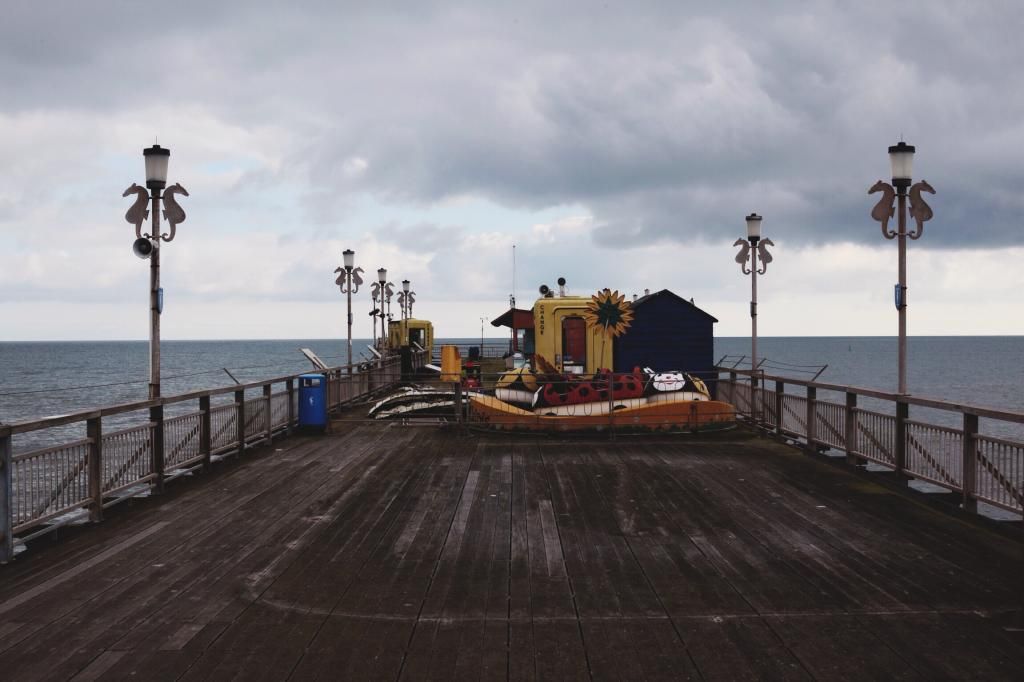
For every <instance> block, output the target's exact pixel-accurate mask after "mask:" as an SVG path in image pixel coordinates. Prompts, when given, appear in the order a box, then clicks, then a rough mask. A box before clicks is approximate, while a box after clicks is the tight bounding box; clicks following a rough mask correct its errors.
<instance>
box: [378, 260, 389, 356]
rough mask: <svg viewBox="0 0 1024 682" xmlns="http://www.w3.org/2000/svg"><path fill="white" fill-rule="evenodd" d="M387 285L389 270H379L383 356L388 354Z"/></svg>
mask: <svg viewBox="0 0 1024 682" xmlns="http://www.w3.org/2000/svg"><path fill="white" fill-rule="evenodd" d="M387 284H388V269H387V268H377V293H378V295H379V296H380V310H379V312H378V316H379V317H380V350H381V354H383V353H384V352H386V348H387V344H386V337H387V327H386V326H385V325H386V315H385V314H384V299H385V298H386V297H387Z"/></svg>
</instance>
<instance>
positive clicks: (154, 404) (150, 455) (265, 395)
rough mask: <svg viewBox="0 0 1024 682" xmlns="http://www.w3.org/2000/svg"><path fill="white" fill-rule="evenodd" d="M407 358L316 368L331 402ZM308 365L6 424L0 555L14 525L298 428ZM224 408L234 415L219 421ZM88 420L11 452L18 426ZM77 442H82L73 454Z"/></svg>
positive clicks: (392, 372)
mask: <svg viewBox="0 0 1024 682" xmlns="http://www.w3.org/2000/svg"><path fill="white" fill-rule="evenodd" d="M425 355H426V353H425V351H422V352H420V351H417V352H414V353H413V355H412V358H411V359H412V364H411V367H412V369H417V368H419V367H422V366H423V364H424V362H425ZM401 367H402V359H401V358H400V357H399V356H396V355H391V356H386V357H384V358H381V359H380V360H375V361H374V362H372V363H369V364H367V363H359V364H358V365H351V366H349V365H342V366H336V367H330V368H328V369H326V370H321V371H320V372H318V373H322V374H325V375H326V376H327V408H328V409H329V410H331V409H334V408H336V407H338V406H339V405H343V404H345V403H347V402H350V401H352V400H356V399H359V398H362V397H364V396H367V395H371V394H373V393H374V392H376V391H378V390H380V389H383V388H387V387H389V386H392V385H394V384H395V383H396V382H398V381H401V379H402V373H401ZM407 367H408V366H407ZM357 368H363V371H361V372H360V371H357ZM306 373H307V372H303V373H301V374H288V375H283V376H277V377H271V378H267V379H262V380H260V381H253V382H249V383H246V384H239V385H235V386H223V387H217V388H210V389H205V390H200V391H190V392H188V393H182V394H179V395H174V396H166V397H161V398H153V399H147V400H138V401H135V402H130V403H123V404H119V405H107V406H103V407H99V408H90V409H87V410H80V411H78V412H73V413H70V414H63V415H57V416H52V417H44V418H42V419H32V420H26V421H20V422H15V423H12V424H0V563H3V562H6V561H9V560H11V559H12V558H13V556H14V533H15V531H17V532H19V533H23V532H26V531H31V533H30V535H28V536H26V537H35V536H37V535H40V534H42V533H45V532H48V531H49V530H52V529H53V528H55V527H58V525H59V524H60V523H62V522H65V521H66V519H60V518H58V517H62V516H63V515H64V514H65V513H66V512H69V511H77V510H88V512H89V518H90V520H92V521H100V520H102V515H103V510H104V509H105V508H107V507H109V506H110V505H111V504H115V503H116V502H118V501H119V499H125V498H113V499H112V501H111V499H110V498H112V496H113V493H114V492H115V491H120V490H124V489H128V488H131V487H132V486H136V485H140V484H148V485H151V486H152V488H153V490H154V492H160V491H161V490H162V489H163V485H164V482H165V481H167V480H170V479H171V478H173V477H175V476H177V475H178V474H179V473H180V472H181V471H186V470H191V469H198V468H204V469H205V468H206V467H208V466H209V465H210V462H211V460H212V458H213V457H214V456H215V455H222V454H226V453H229V452H232V451H234V452H238V453H240V454H241V453H244V452H245V450H246V448H248V447H250V446H251V445H252V444H254V443H257V442H260V441H265V442H271V441H272V440H273V438H274V437H275V434H276V433H280V432H282V431H284V432H285V433H290V432H291V429H292V427H293V426H294V425H295V424H297V423H298V415H297V414H296V407H295V406H296V398H297V390H296V380H297V379H298V378H299V377H300V376H302V374H306ZM274 384H285V386H286V389H285V390H284V391H281V392H278V393H274V389H273V386H274ZM257 389H262V390H261V394H260V395H253V396H252V397H246V395H245V393H246V391H247V390H251V391H255V390H257ZM218 395H233V396H234V401H233V402H232V403H228V404H225V405H216V406H214V405H211V404H210V398H211V397H212V396H218ZM281 396H284V397H285V398H286V400H287V410H279V411H278V413H277V414H275V412H274V410H273V409H272V406H273V401H274V399H275V398H276V397H281ZM191 400H198V401H199V411H198V412H191V413H189V414H187V415H180V416H174V417H167V418H165V417H164V406H166V405H174V404H179V403H183V402H187V401H191ZM142 410H148V414H147V415H146V417H145V420H144V422H143V423H141V424H137V425H134V426H131V427H128V428H122V429H119V430H117V431H112V432H109V433H104V432H103V419H104V417H110V416H114V415H120V414H125V413H130V412H138V411H142ZM223 412H226V413H227V415H228V416H227V418H225V419H223V420H221V419H220V418H219V417H220V415H221V414H222V413H223ZM215 416H217V417H218V421H217V422H215V421H214V417H215ZM197 418H198V423H197V424H196V426H195V427H194V428H191V429H189V430H188V431H186V432H181V431H174V429H173V428H171V426H172V425H173V424H175V422H176V421H182V420H185V419H193V420H194V419H197ZM81 423H84V424H85V425H86V431H87V437H86V438H84V439H82V438H76V439H75V440H74V441H73V442H70V443H63V444H59V445H52V446H46V447H42V448H39V449H33V450H30V451H28V452H25V453H19V454H18V455H14V454H13V447H12V445H13V437H14V436H15V435H18V434H25V433H31V432H35V431H42V430H44V429H49V428H54V427H60V426H67V425H69V424H81ZM165 427H166V428H165ZM169 431H170V433H169ZM182 439H184V442H183V440H182ZM186 447H188V448H190V449H194V450H191V452H192V455H191V456H190V457H189V458H188V460H187V461H186V462H179V461H177V460H178V455H179V454H180V452H181V451H182V450H183V448H186ZM74 448H77V449H78V450H76V451H75V452H74V454H73V455H72V454H70V451H71V450H72V449H74ZM72 460H73V461H72ZM165 469H167V470H165ZM54 519H57V520H56V521H54Z"/></svg>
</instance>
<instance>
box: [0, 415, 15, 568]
mask: <svg viewBox="0 0 1024 682" xmlns="http://www.w3.org/2000/svg"><path fill="white" fill-rule="evenodd" d="M13 559H14V463H13V461H12V446H11V432H10V430H9V429H8V430H7V431H6V432H5V433H0V564H6V563H7V562H8V561H11V560H13Z"/></svg>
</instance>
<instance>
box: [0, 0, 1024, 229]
mask: <svg viewBox="0 0 1024 682" xmlns="http://www.w3.org/2000/svg"><path fill="white" fill-rule="evenodd" d="M705 4H706V3H639V4H622V5H618V4H616V5H612V6H599V5H596V4H594V3H558V5H557V7H551V6H550V3H529V2H526V3H515V4H509V3H495V6H494V7H491V8H486V7H484V6H483V5H482V4H480V3H467V4H465V5H458V4H444V3H412V4H411V6H412V7H415V13H413V11H412V10H409V9H408V8H405V7H398V6H395V5H390V6H388V7H387V8H383V9H374V10H371V11H367V10H364V9H362V6H361V5H360V4H352V5H349V6H346V5H343V4H338V3H312V4H311V3H302V4H301V6H298V5H296V6H291V5H283V4H278V3H259V2H251V3H244V4H243V3H237V4H230V3H229V4H224V3H214V4H213V5H209V4H206V3H198V2H194V3H193V2H181V3H175V4H174V5H173V6H166V5H164V6H161V8H160V11H159V12H155V11H154V9H153V8H152V7H146V6H145V5H143V4H139V3H106V4H102V3H100V4H97V3H67V4H65V5H64V6H63V7H53V6H52V5H53V4H52V3H50V4H49V5H48V7H49V10H48V11H46V12H43V11H42V9H40V7H39V5H38V4H37V3H31V4H30V3H15V4H14V5H13V7H12V8H11V11H10V13H9V14H8V15H7V16H5V21H4V23H3V27H0V82H2V83H4V85H5V87H4V91H5V98H4V102H3V103H2V104H0V107H3V111H4V112H6V113H8V114H25V115H31V114H32V113H33V112H38V111H45V110H49V109H70V110H90V111H103V110H107V109H109V110H125V109H131V108H132V107H141V106H146V105H148V106H166V107H172V108H173V107H181V106H184V105H192V106H196V107H202V108H203V109H204V110H206V111H209V112H212V114H213V115H215V116H217V117H219V118H220V119H222V120H228V121H231V122H232V123H233V124H236V125H239V126H242V127H246V126H261V125H273V126H275V127H280V128H282V129H287V130H288V131H290V133H291V134H292V135H293V137H294V142H293V143H292V144H291V146H290V148H289V149H288V150H287V151H286V153H285V158H284V159H283V162H282V164H281V166H280V167H279V168H278V169H277V171H276V172H277V173H278V177H279V178H281V179H282V180H284V179H288V180H289V181H292V182H297V183H301V184H303V185H305V186H306V187H307V189H308V193H309V194H308V196H309V197H311V198H316V201H315V202H312V201H311V202H310V205H313V204H314V203H315V204H316V205H317V206H319V208H316V209H315V210H316V211H317V213H316V214H315V215H314V214H312V213H311V215H310V217H311V218H314V219H316V220H318V221H329V220H332V219H334V218H335V216H336V214H335V213H333V212H331V211H327V210H325V209H324V207H325V206H329V205H330V204H329V203H328V202H326V201H322V200H321V199H322V198H324V197H328V196H339V197H344V196H354V195H358V194H360V193H370V194H372V195H374V196H375V197H377V198H378V199H379V200H381V201H383V202H385V203H386V202H387V201H401V202H410V201H411V202H422V203H432V202H436V201H439V200H442V199H445V198H448V197H452V196H459V195H476V196H482V197H486V198H488V199H490V200H493V201H495V202H498V203H501V204H504V205H507V206H513V207H519V208H526V209H542V208H546V207H550V206H555V205H568V204H582V205H584V206H586V207H587V208H588V209H589V210H590V211H592V212H593V215H594V224H595V225H596V226H597V227H596V229H595V232H594V237H595V239H597V240H598V241H599V242H601V243H608V244H612V243H615V244H622V243H623V240H624V239H625V238H628V239H629V240H632V241H633V242H634V243H645V242H656V241H660V240H675V241H680V242H684V243H685V242H690V241H693V240H695V239H703V240H714V239H721V238H722V237H723V236H724V237H726V238H728V237H731V236H732V235H733V234H739V233H740V232H741V231H742V229H743V225H742V216H743V215H745V214H746V213H748V212H750V211H752V210H754V211H757V212H759V213H762V214H764V215H765V216H766V223H765V229H766V231H767V230H768V229H769V226H770V228H771V232H772V233H773V234H774V235H777V236H778V237H780V238H787V239H791V240H793V241H794V242H796V243H824V242H832V241H844V240H852V241H862V242H872V241H877V239H879V236H878V226H877V224H875V223H872V222H871V219H870V218H869V217H868V213H869V211H870V209H871V207H872V206H873V204H874V201H875V199H876V197H875V196H872V197H868V196H867V193H866V192H867V188H868V187H869V186H870V185H871V184H872V183H873V182H874V181H875V180H876V179H879V178H886V176H887V173H888V161H887V158H886V147H887V146H888V145H889V144H892V143H894V142H895V141H896V140H897V139H899V137H900V135H901V134H902V135H903V136H904V137H905V138H906V139H907V141H908V142H910V143H913V144H916V145H918V150H919V153H918V159H917V173H916V175H918V176H919V177H924V178H927V179H928V180H929V182H931V184H932V185H933V186H934V187H935V188H936V189H937V190H938V192H939V193H938V195H936V196H935V197H929V199H931V203H932V206H933V208H934V210H935V219H934V221H933V222H932V224H931V225H930V226H929V235H928V238H927V239H926V240H925V241H924V242H922V244H925V243H927V245H928V246H930V247H939V246H950V247H952V246H978V247H983V246H997V245H1001V244H1007V243H1017V241H1018V237H1017V235H1018V234H1019V219H1018V218H1017V216H1019V214H1020V210H1019V209H1020V207H1021V206H1020V204H1021V200H1020V198H1019V197H1020V195H1019V188H1020V187H1021V186H1022V184H1024V171H1022V170H1021V165H1020V163H1019V161H1018V158H1017V155H1018V151H1017V150H1018V149H1020V148H1021V146H1022V144H1024V126H1021V124H1020V121H1021V120H1024V87H1022V86H1024V83H1022V78H1021V75H1020V66H1021V64H1022V62H1024V50H1022V49H1021V47H1020V41H1019V40H1018V39H1017V37H1016V36H1015V35H1014V32H1015V31H1016V27H1018V26H1020V25H1021V23H1022V22H1021V19H1024V10H1022V8H1021V7H1020V6H1019V5H1018V4H1016V3H1010V2H1004V3H986V4H984V5H967V4H965V3H952V2H950V3H936V2H907V3H902V4H900V5H892V4H891V3H832V2H817V3H815V2H811V3H806V2H800V3H796V2H794V3H720V4H719V5H716V6H715V8H712V9H709V8H708V7H706V6H705ZM14 84H17V87H14ZM41 143H45V141H41ZM354 160H356V161H358V163H356V162H355V161H354ZM265 181H267V182H271V181H272V178H271V179H265Z"/></svg>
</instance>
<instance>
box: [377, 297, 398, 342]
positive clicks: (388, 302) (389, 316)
mask: <svg viewBox="0 0 1024 682" xmlns="http://www.w3.org/2000/svg"><path fill="white" fill-rule="evenodd" d="M383 286H384V293H383V294H382V295H383V297H384V300H383V301H382V303H381V307H380V308H381V310H380V312H381V317H384V316H385V315H384V305H383V304H384V303H387V316H386V317H387V323H386V324H387V330H388V332H387V334H386V335H385V341H387V337H390V336H391V298H392V297H393V296H394V295H395V285H394V284H393V283H392V282H385V283H384V285H383ZM384 324H385V322H384V321H381V325H382V326H383V325H384ZM388 345H389V344H387V343H385V346H384V347H385V348H387V347H388Z"/></svg>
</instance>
